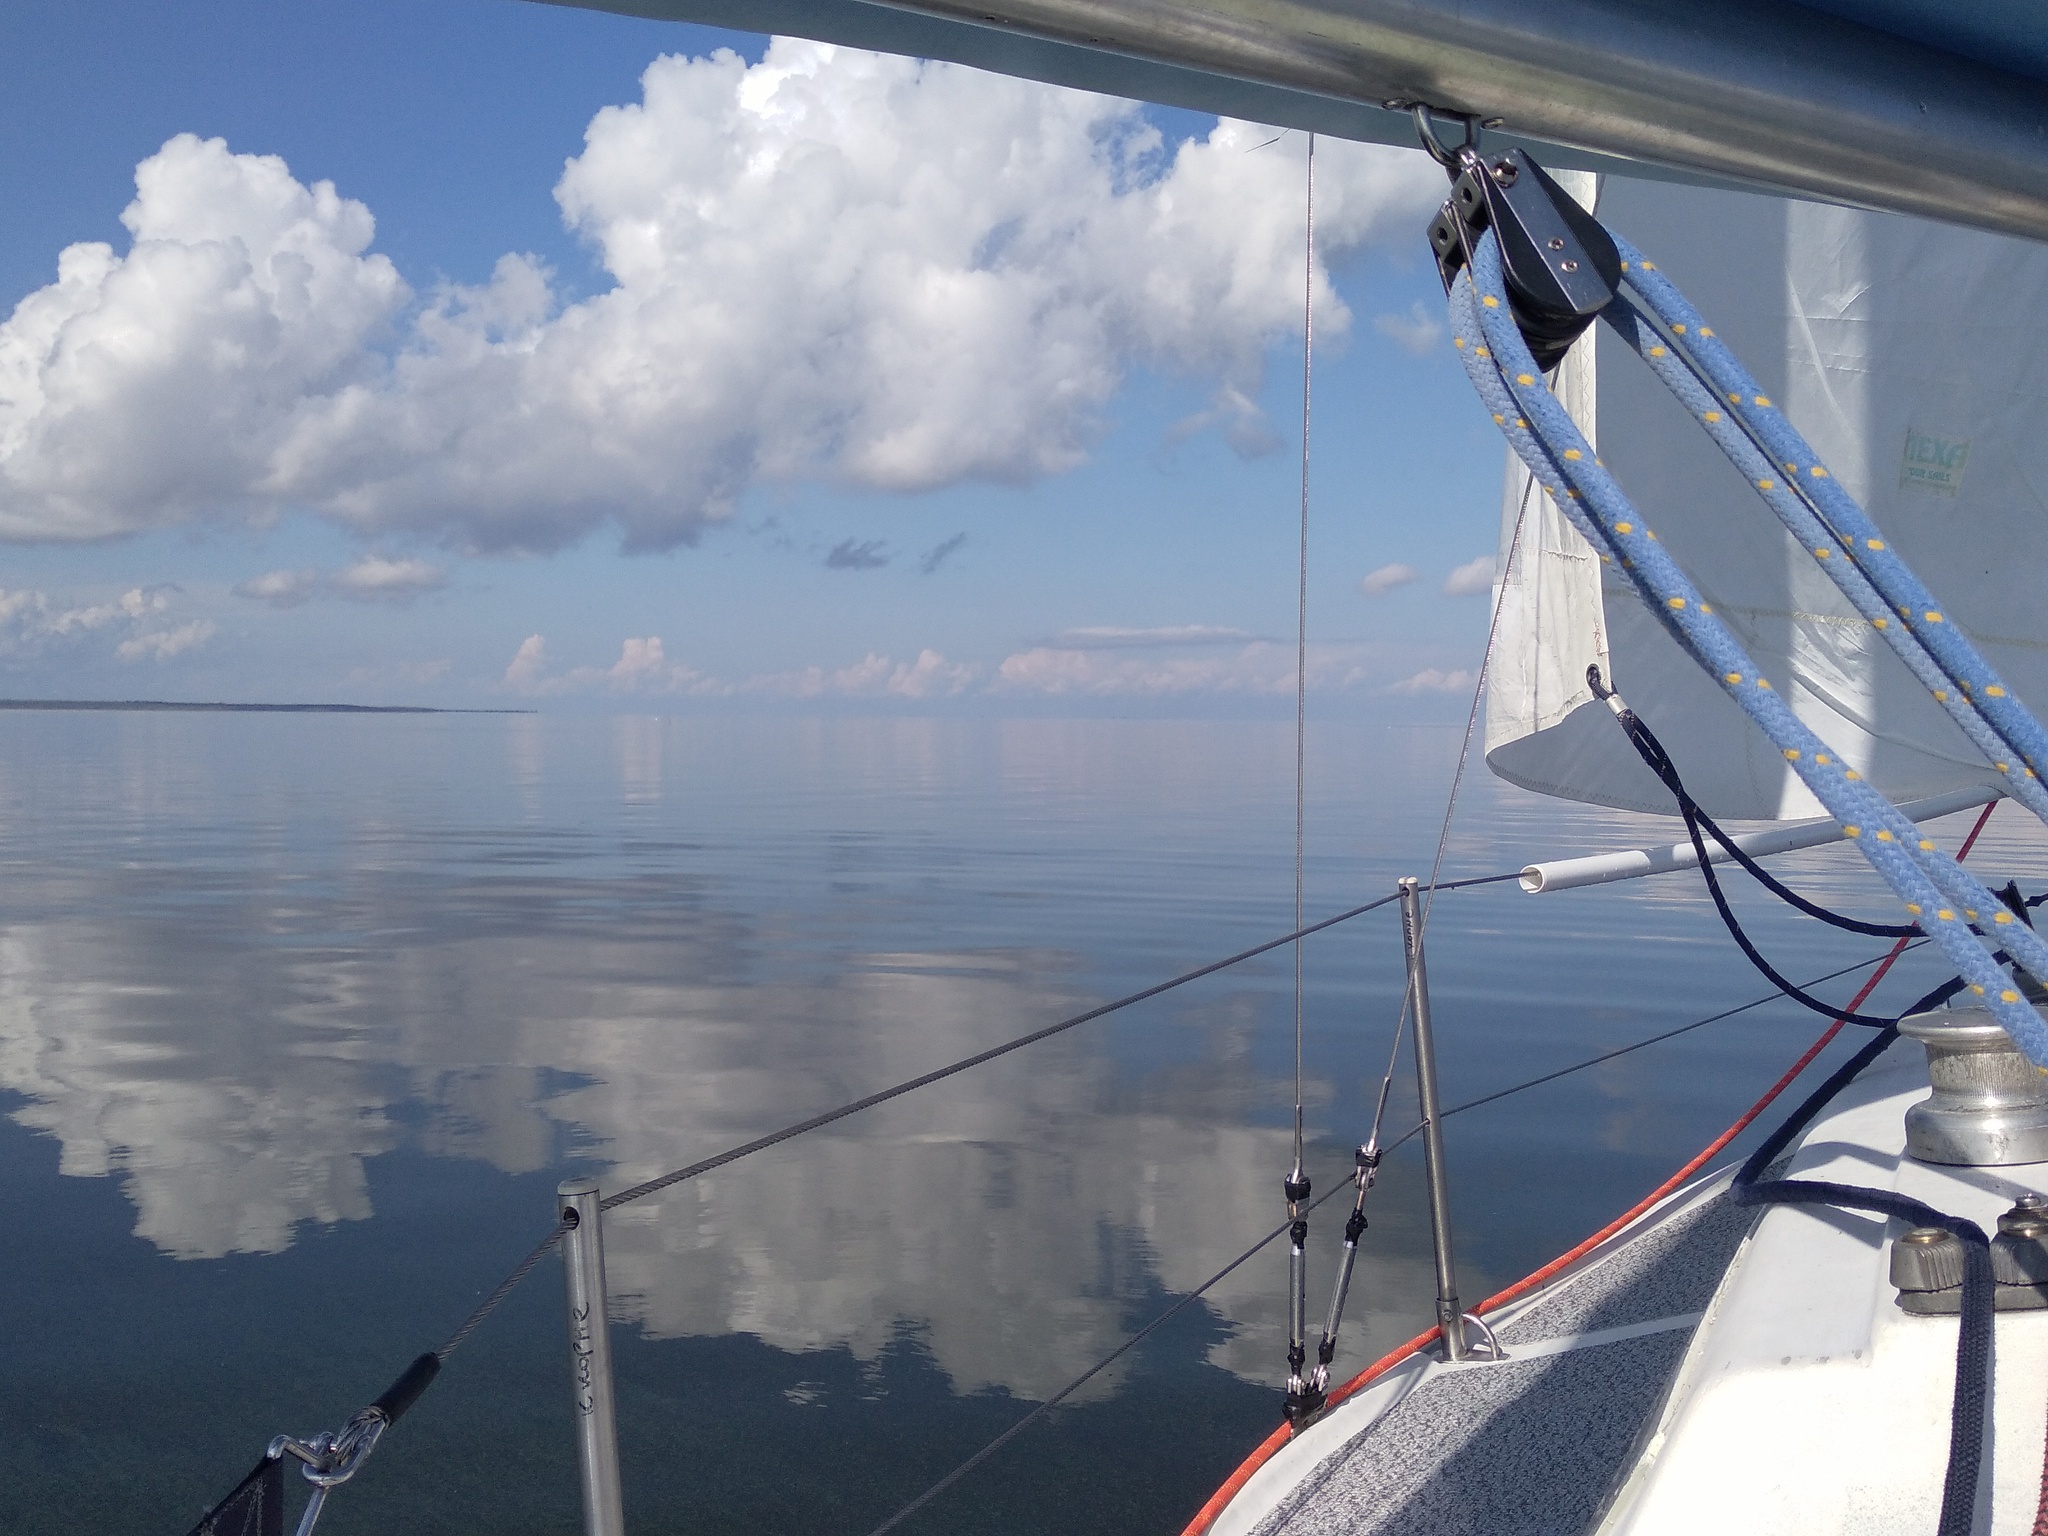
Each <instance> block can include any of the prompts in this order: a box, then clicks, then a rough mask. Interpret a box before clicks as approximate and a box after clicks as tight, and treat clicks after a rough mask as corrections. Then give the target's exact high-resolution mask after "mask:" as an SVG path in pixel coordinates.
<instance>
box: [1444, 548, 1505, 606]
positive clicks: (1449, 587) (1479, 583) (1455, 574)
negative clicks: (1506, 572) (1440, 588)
mask: <svg viewBox="0 0 2048 1536" xmlns="http://www.w3.org/2000/svg"><path fill="white" fill-rule="evenodd" d="M1492 590H1493V556H1491V555H1481V556H1479V558H1478V559H1476V560H1467V561H1466V562H1465V563H1464V564H1463V565H1461V566H1459V567H1458V568H1457V569H1456V570H1454V571H1452V572H1451V574H1450V575H1448V576H1446V577H1445V578H1444V596H1445V597H1477V596H1479V595H1480V594H1481V593H1485V592H1491V591H1492Z"/></svg>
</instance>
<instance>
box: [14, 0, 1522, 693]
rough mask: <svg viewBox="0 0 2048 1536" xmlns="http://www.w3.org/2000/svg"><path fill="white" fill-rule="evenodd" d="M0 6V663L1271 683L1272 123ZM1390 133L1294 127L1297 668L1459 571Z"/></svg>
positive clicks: (1276, 376) (579, 680)
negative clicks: (1309, 371)
mask: <svg viewBox="0 0 2048 1536" xmlns="http://www.w3.org/2000/svg"><path fill="white" fill-rule="evenodd" d="M6 16H7V20H6V39H7V46H6V48H5V49H4V50H0V72H4V89H0V131H4V133H5V136H6V137H5V142H6V144H7V145H8V151H7V153H6V155H5V156H4V158H0V198H4V206H5V207H6V208H7V209H8V217H7V218H6V220H5V221H4V223H0V289H4V293H0V312H4V311H5V310H7V309H9V308H13V307H14V306H16V305H17V304H19V305H20V306H21V307H20V308H18V309H15V312H14V316H13V319H11V320H10V321H8V322H7V329H6V330H4V331H0V534H4V536H5V538H6V542H5V544H4V546H0V562H4V564H0V589H4V592H5V595H4V596H0V693H4V694H5V695H8V696H12V697H57V696H80V697H163V698H228V699H256V700H288V699H299V700H304V699H334V700H348V701H355V702H366V703H380V702H393V703H395V702H405V703H431V704H451V705H493V704H520V705H526V704H534V705H537V706H538V707H542V708H549V709H558V708H605V709H636V710H637V709H648V708H659V709H676V710H689V709H723V708H825V707H831V708H838V707H854V708H906V709H949V710H966V709H975V710H984V711H986V710H1003V711H1016V710H1031V711H1040V710H1046V709H1057V710H1068V709H1119V710H1123V709H1145V710H1165V711H1186V712H1207V711H1211V710H1216V709H1228V710H1237V709H1267V708H1284V707H1285V704H1286V703H1287V701H1288V700H1289V699H1291V694H1292V684H1291V676H1292V673H1291V668H1292V632H1293V599H1294V561H1295V547H1294V537H1295V520H1296V517H1297V515H1298V493H1299V490H1298V485H1299V483H1298V475H1299V436H1298V430H1299V429H1298V420H1299V413H1300V388H1301V374H1300V340H1299V315H1300V277H1301V273H1300V256H1299V241H1300V233H1299V230H1300V224H1299V219H1300V199H1301V182H1302V174H1301V173H1302V163H1301V162H1302V140H1301V137H1300V136H1299V135H1296V134H1290V135H1285V136H1281V137H1279V138H1278V139H1277V140H1276V139H1275V136H1274V135H1273V134H1272V133H1271V132H1255V131H1253V130H1251V129H1249V128H1245V127H1242V126H1239V125H1227V124H1226V125H1222V126H1221V127H1220V128H1219V127H1218V125H1217V124H1216V123H1215V122H1214V121H1213V120H1211V119H1204V118H1200V117H1197V116H1195V115H1193V114H1188V113H1184V112H1166V111H1159V110H1156V109H1147V110H1146V111H1145V112H1144V113H1143V114H1141V115H1140V114H1133V113H1131V112H1128V111H1124V110H1121V109H1118V108H1116V107H1115V106H1113V105H1110V104H1105V103H1101V102H1099V101H1095V100H1092V99H1088V98H1080V97H1077V96H1074V95H1072V94H1071V93H1061V92H1056V91H1053V90H1051V89H1050V88H1045V87H1038V86H1027V85H1023V84H1021V83H1015V82H1004V81H998V80H995V79H994V78H993V77H987V76H974V75H971V74H969V73H967V72H964V71H958V70H955V69H952V68H950V67H945V68H935V69H930V70H926V71H923V72H920V71H918V70H917V69H916V68H915V67H914V66H910V65H907V64H897V63H893V62H889V61H875V60H866V59H861V58H858V57H854V56H847V55H829V54H820V53H819V52H818V51H817V50H814V49H807V48H803V47H795V48H792V47H791V46H790V45H788V44H783V45H779V50H780V51H778V52H777V53H775V54H774V55H772V56H769V55H768V53H767V50H768V41H767V40H766V39H764V38H758V37H751V36H746V35H742V34H729V33H719V32H713V31H710V30H706V29H696V28H685V27H676V26H667V25H659V24H655V23H649V22H641V21H634V20H629V19H624V18H619V17H613V16H605V15H599V14H594V13H590V12H584V11H578V10H569V9H557V8H555V7H551V6H543V5H533V4H524V3H518V0H431V3H415V4H407V5H399V4H393V3H387V4H349V5H346V6H344V5H341V4H336V3H328V0H312V3H301V4H293V5H289V6H286V5H277V4H273V5H253V4H240V5H235V4H227V5H206V6H201V5H197V4H186V3H172V4H149V5H144V4H139V3H102V0H87V3H82V4H78V5H72V6H65V7H30V6H26V5H14V6H11V7H10V8H9V10H8V11H7V13H6ZM718 49H729V50H732V51H733V52H734V53H735V54H737V55H738V57H737V58H735V59H729V60H726V61H724V62H723V63H718V62H706V60H707V56H709V55H711V54H712V53H713V52H714V51H715V50H718ZM664 56H675V57H670V58H668V59H667V60H666V61H665V62H664V63H662V64H660V65H656V61H657V60H658V59H662V58H663V57H664ZM764 58H765V59H766V62H765V63H764ZM691 60H695V61H697V62H694V63H692V62H688V61H691ZM650 66H656V68H655V69H654V71H653V72H652V73H649V70H650ZM643 76H645V83H643ZM643 93H644V94H643ZM608 109H609V110H608ZM1150 135H1156V137H1151V136H1150ZM181 136H184V137H181ZM586 136H587V137H586ZM213 140H220V141H224V142H222V143H218V144H216V143H212V142H210V141H213ZM262 157H275V158H274V159H264V158H262ZM1417 159H1419V157H1418V156H1414V155H1410V154H1405V153H1402V152H1392V151H1374V150H1365V149H1361V148H1358V147H1355V146H1338V145H1331V144H1327V143H1326V144H1325V145H1324V146H1323V148H1322V149H1321V151H1319V155H1318V174H1319V181H1318V186H1319V199H1321V202H1320V204H1319V208H1320V211H1319V227H1321V228H1323V229H1324V230H1325V231H1326V232H1327V235H1328V238H1327V242H1326V244H1325V246H1324V249H1325V251H1326V252H1327V253H1328V254H1329V255H1330V257H1331V267H1330V270H1329V274H1328V275H1329V280H1330V283H1331V284H1332V286H1329V287H1326V288H1325V289H1323V290H1322V291H1321V294H1320V296H1319V300H1318V304H1319V309H1318V325H1319V327H1320V328H1321V330H1322V334H1323V335H1324V336H1325V338H1326V339H1327V344H1325V345H1319V347H1318V351H1317V366H1316V375H1315V402H1316V411H1315V452H1314V474H1313V477H1312V499H1313V518H1314V529H1313V534H1312V577H1311V599H1310V601H1311V636H1312V641H1313V644H1314V647H1315V658H1316V660H1315V665H1314V667H1313V668H1312V675H1313V677H1314V678H1315V680H1316V687H1317V692H1318V695H1319V697H1321V696H1326V697H1327V698H1328V699H1329V700H1330V701H1331V702H1330V703H1329V704H1328V705H1326V706H1325V707H1329V708H1337V709H1341V710H1342V712H1344V713H1347V714H1349V713H1387V714H1389V715H1393V716H1407V715H1414V714H1417V713H1419V712H1425V711H1426V712H1432V713H1437V712H1443V711H1446V710H1450V709H1453V708H1455V709H1456V711H1457V712H1458V713H1462V706H1463V702H1464V699H1465V697H1467V696H1468V690H1469V678H1467V679H1464V680H1462V681H1461V680H1459V679H1458V677H1457V674H1459V673H1460V672H1463V671H1466V670H1467V669H1469V668H1470V667H1471V666H1472V665H1473V664H1474V662H1475V660H1476V657H1477V653H1478V651H1479V649H1480V647H1481V645H1482V643H1483V638H1484V631H1485V624H1486V610H1487V603H1486V599H1485V595H1484V591H1483V575H1484V568H1485V566H1486V564H1487V561H1486V557H1487V556H1488V555H1489V553H1490V550H1491V545H1492V541H1493V535H1494V529H1495V525H1496V518H1497V503H1498V494H1499V492H1498V487H1499V481H1500V471H1501V450H1500V447H1499V444H1498V439H1497V438H1496V437H1495V436H1494V435H1493V433H1492V429H1491V425H1490V423H1488V422H1487V421H1486V419H1485V417H1484V415H1483V414H1481V413H1480V411H1479V410H1478V407H1477V405H1476V403H1475V402H1474V401H1473V399H1472V398H1471V396H1470V394H1469V391H1468V389H1467V387H1466V385H1465V383H1464V380H1463V378H1462V376H1461V375H1460V374H1459V371H1458V370H1457V368H1456V365H1455V362H1454V360H1453V358H1452V355H1451V352H1450V349H1449V347H1448V345H1447V343H1446V342H1445V341H1444V339H1443V336H1442V332H1441V327H1440V324H1436V323H1434V322H1436V321H1437V319H1438V314H1439V309H1440V293H1439V290H1438V289H1437V286H1436V282H1435V278H1434V275H1433V273H1432V272H1431V271H1430V269H1429V267H1428V265H1427V262H1426V260H1425V259H1424V256H1425V252H1424V247H1423V243H1422V237H1421V225H1422V222H1423V219H1424V218H1425V217H1426V213H1427V209H1428V204H1429V200H1430V199H1431V198H1432V197H1433V196H1435V195H1437V190H1436V186H1435V184H1434V183H1433V181H1432V180H1431V178H1432V177H1433V176H1434V175H1435V174H1436V173H1434V172H1433V171H1429V170H1427V169H1426V168H1425V167H1420V166H1418V165H1416V163H1415V162H1416V160H1417ZM138 168H141V169H142V172H143V176H144V189H143V191H142V193H141V194H140V195H138V186H137V176H138ZM565 168H566V169H565ZM322 182H331V183H332V189H331V192H327V191H323V189H322V188H321V187H320V186H319V184H320V183H322ZM131 204H132V205H133V208H132V209H131ZM124 210H129V217H128V222H127V223H126V224H124V222H123V214H124ZM370 220H374V234H373V235H371V234H370V233H369V230H370V223H369V221H370ZM93 242H99V243H100V244H101V245H102V246H103V247H104V249H101V250H98V251H94V250H93V249H92V248H91V247H92V243H93ZM81 244H84V245H85V247H86V249H85V250H84V251H82V252H74V255H73V256H72V257H70V258H67V259H68V261H69V265H68V266H67V268H66V272H67V276H66V278H65V286H64V287H62V288H52V287H51V286H50V285H52V284H55V283H56V282H57V281H58V275H59V274H58V260H59V254H60V252H64V251H65V250H66V249H67V248H74V247H79V246H80V245H81ZM252 273H253V274H254V276H251V274H252ZM280 274H282V275H280ZM308 274H310V275H308ZM1475 562H1478V564H1477V565H1475ZM1390 568H1391V569H1390ZM1461 568H1462V569H1463V575H1462V577H1460V578H1459V579H1457V580H1452V575H1453V572H1455V571H1459V570H1460V569H1461ZM1404 570H1405V571H1406V572H1412V575H1409V576H1408V577H1407V579H1405V580H1403V579H1401V578H1402V576H1403V573H1404ZM1374 572H1379V573H1381V575H1380V577H1379V579H1378V580H1377V581H1376V582H1375V583H1374V585H1375V587H1377V588H1379V589H1380V590H1378V591H1377V592H1376V593H1368V592H1367V591H1365V590H1363V589H1362V587H1361V583H1362V582H1363V581H1364V579H1365V578H1366V577H1367V576H1368V575H1369V574H1371V573H1374ZM1447 582H1449V583H1450V585H1451V586H1452V587H1453V588H1454V589H1456V591H1455V595H1447V594H1446V593H1445V590H1444V588H1445V586H1446V583H1447ZM535 637H540V638H539V639H538V640H536V639H535ZM1446 681H1448V683H1449V686H1443V685H1444V684H1445V683H1446ZM1340 700H1341V701H1342V702H1341V703H1339V702H1338V701H1340Z"/></svg>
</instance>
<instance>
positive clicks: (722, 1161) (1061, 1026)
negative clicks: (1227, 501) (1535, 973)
mask: <svg viewBox="0 0 2048 1536" xmlns="http://www.w3.org/2000/svg"><path fill="white" fill-rule="evenodd" d="M1518 878H1519V874H1515V875H1488V876H1485V877H1483V878H1482V879H1481V880H1478V881H1470V882H1466V883H1468V884H1493V883H1496V882H1498V881H1502V880H1513V879H1518ZM1400 899H1401V897H1400V893H1399V892H1398V891H1397V892H1395V893H1393V894H1392V895H1388V896H1381V897H1379V898H1377V899H1376V900H1373V901H1368V902H1365V903H1364V904H1362V905H1360V906H1356V907H1352V908H1350V909H1349V910H1348V911H1344V912H1339V913H1338V914H1337V915H1336V916H1334V917H1326V918H1323V919H1321V920H1320V921H1318V922H1313V923H1310V924H1309V925H1308V926H1307V927H1305V928H1297V929H1295V930H1294V932H1292V933H1283V934H1281V935H1280V937H1279V938H1277V939H1268V940H1266V941H1265V942H1264V943H1263V944H1254V945H1253V946H1252V947H1251V948H1250V949H1241V950H1239V951H1238V952H1237V953H1236V954H1234V955H1226V956H1225V957H1224V958H1223V959H1221V960H1212V961H1210V962H1209V963H1208V964H1207V965H1200V966H1197V967H1195V969H1193V970H1191V971H1183V972H1181V974H1180V975H1178V976H1175V977H1172V978H1170V979H1169V980H1166V981H1162V982H1158V983H1156V984H1155V985H1153V986H1149V987H1146V988H1144V989H1142V990H1141V991H1137V992H1132V993H1130V994H1128V995H1126V996H1124V997H1120V998H1117V999H1116V1000H1115V1001H1114V1002H1108V1003H1104V1004H1102V1005H1101V1006H1100V1007H1097V1008H1090V1009H1088V1010H1087V1011H1086V1012H1083V1013H1077V1014H1074V1015H1073V1016H1072V1017H1071V1018H1065V1019H1061V1020H1060V1021H1059V1022H1058V1023H1057V1024H1048V1025H1046V1026H1045V1027H1044V1028H1043V1029H1035V1030H1033V1031H1032V1032H1031V1033H1030V1034H1028V1035H1019V1036H1018V1037H1017V1038H1016V1039H1014V1040H1007V1041H1005V1042H1004V1043H1003V1044H1001V1045H995V1046H990V1047H989V1048H988V1049H987V1050H985V1051H979V1052H976V1053H975V1054H974V1055H972V1056H964V1057H962V1058H961V1059H960V1060H958V1061H956V1062H953V1063H951V1064H950V1065H948V1066H943V1067H938V1068H936V1069H934V1070H933V1071H930V1072H927V1073H925V1074H923V1075H922V1076H920V1077H913V1078H910V1079H908V1080H907V1081H905V1082H901V1083H898V1084H896V1085H895V1086H894V1087H892V1088H884V1089H882V1090H881V1091H880V1092H878V1093H871V1094H869V1095H868V1096H867V1097H866V1098H864V1099H855V1100H854V1101H853V1102H852V1103H850V1104H842V1105H840V1106H839V1107H838V1108H837V1109H828V1110H826V1111H825V1112H824V1113H823V1114H820V1115H813V1116H811V1118H810V1119H808V1120H799V1121H798V1122H797V1123H796V1124H794V1125H787V1126H784V1127H783V1128H782V1129H781V1130H779V1131H770V1132H769V1133H768V1134H767V1135H766V1136H758V1137H756V1138H755V1139H754V1140H752V1141H749V1142H744V1143H742V1144H741V1145H739V1146H737V1147H732V1148H729V1149H728V1150H726V1151H724V1152H720V1153H718V1154H716V1155H715V1156H712V1157H707V1158H705V1159H703V1160H702V1161H701V1162H695V1163H691V1164H689V1165H688V1166H686V1167H682V1168H678V1169H676V1170H675V1171H674V1172H673V1173H665V1174H662V1175H661V1176H660V1177H659V1178H654V1179H649V1180H647V1181H646V1182H645V1183H644V1184H635V1185H633V1186H632V1187H631V1188H628V1189H622V1190H620V1191H619V1192H618V1193H617V1194H615V1195H607V1196H606V1197H605V1199H604V1201H603V1202H602V1204H601V1205H600V1206H599V1207H598V1208H599V1209H600V1210H606V1211H609V1210H611V1209H613V1208H614V1207H616V1206H621V1205H625V1204H628V1203H629V1202H631V1201H634V1200H640V1199H644V1198H645V1197H647V1196H648V1195H651V1194H655V1193H657V1192H658V1191H660V1190H664V1189H667V1188H668V1187H669V1186H670V1185H672V1184H680V1183H682V1182H683V1181H684V1180H685V1179H694V1178H696V1177H697V1176H698V1175H700V1174H706V1173H710V1172H711V1171H712V1170H714V1169H717V1168H723V1167H725V1166H726V1165H727V1164H728V1163H736V1162H738V1161H739V1160H740V1159H741V1158H743V1157H751V1156H752V1155H753V1154H754V1153H756V1152H765V1151H766V1150H767V1149H768V1148H770V1147H773V1146H779V1145H780V1144H781V1143H783V1142H785V1141H789V1140H791V1139H793V1138H795V1137H798V1136H802V1135H804V1134H806V1133H807V1132H810V1131H815V1130H818V1129H820V1128H821V1127H823V1126H827V1125H830V1124H832V1123H833V1122H834V1121H835V1120H844V1119H845V1118H846V1117H847V1116H848V1115H857V1114H859V1113H860V1112H861V1111H862V1110H864V1109H873V1108H874V1107H875V1106H876V1105H878V1104H886V1103H888V1102H889V1100H891V1099H899V1098H901V1097H902V1096H903V1095H904V1094H906V1093H913V1092H915V1091H916V1090H917V1089H919V1088H925V1087H929V1086H930V1085H931V1084H933V1083H937V1082H942V1081H944V1080H945V1079H946V1078H949V1077H954V1076H957V1075H958V1074H959V1073H962V1072H965V1071H967V1070H969V1069H970V1068H973V1067H978V1066H980V1065H981V1064H982V1063H983V1062H988V1061H994V1060H995V1059H996V1058H997V1057H998V1056H1007V1055H1009V1054H1010V1053H1011V1052H1012V1051H1020V1050H1022V1049H1023V1048H1024V1047H1025V1046H1027V1045H1036V1044H1037V1043H1038V1042H1039V1041H1041V1040H1047V1039H1050V1038H1051V1037H1052V1036H1054V1035H1057V1034H1063V1033H1064V1032H1065V1031H1067V1030H1070V1029H1073V1028H1075V1027H1077V1026H1079V1025H1082V1024H1088V1023H1092V1022H1093V1021H1094V1020H1096V1019H1100V1018H1103V1017H1105V1016H1107V1015H1109V1014H1112V1013H1115V1012H1117V1011H1118V1010H1119V1009H1123V1008H1128V1007H1130V1006H1132V1005H1133V1004H1135V1003H1142V1002H1145V1001H1147V1000H1148V999H1151V998H1155V997H1158V996H1160V995H1161V994H1162V993H1166V992H1171V991H1173V990H1174V989H1175V988H1176V987H1184V986H1186V985H1187V984H1188V983H1189V982H1191V981H1200V980H1201V979H1202V978H1203V977H1204V976H1213V975H1215V974H1216V973H1217V972H1218V971H1225V970H1228V969H1230V967H1232V966H1234V965H1241V964H1243V963H1244V962H1245V961H1247V960H1253V959H1256V958H1257V957H1258V956H1260V955H1264V954H1269V953H1271V952H1272V951H1273V950H1276V949H1280V948H1283V947H1284V946H1286V945H1288V944H1292V943H1293V942H1294V941H1295V940H1297V939H1304V938H1307V937H1308V936H1309V935H1311V934H1316V933H1321V932H1322V931H1323V930H1324V929H1326V928H1334V927H1336V926H1337V924H1339V923H1347V922H1349V921H1351V919H1352V918H1354V917H1363V916H1364V915H1365V914H1366V913H1368V912H1372V911H1376V910H1377V909H1379V908H1380V907H1384V906H1387V905H1389V904H1390V903H1392V902H1396V901H1399V900H1400Z"/></svg>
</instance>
